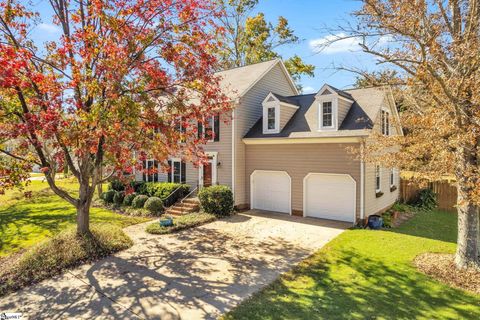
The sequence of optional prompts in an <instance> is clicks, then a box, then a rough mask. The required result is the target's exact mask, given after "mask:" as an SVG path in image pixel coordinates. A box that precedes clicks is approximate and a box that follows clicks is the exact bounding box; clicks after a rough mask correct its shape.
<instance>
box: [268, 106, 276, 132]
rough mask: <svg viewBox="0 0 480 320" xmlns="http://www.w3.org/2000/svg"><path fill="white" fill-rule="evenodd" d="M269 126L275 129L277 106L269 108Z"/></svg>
mask: <svg viewBox="0 0 480 320" xmlns="http://www.w3.org/2000/svg"><path fill="white" fill-rule="evenodd" d="M267 128H268V130H275V107H270V108H268V109H267Z"/></svg>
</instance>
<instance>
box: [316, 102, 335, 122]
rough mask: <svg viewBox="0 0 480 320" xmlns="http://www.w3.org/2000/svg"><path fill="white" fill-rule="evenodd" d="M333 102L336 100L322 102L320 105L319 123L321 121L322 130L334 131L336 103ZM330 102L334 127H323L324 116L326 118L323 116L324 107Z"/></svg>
mask: <svg viewBox="0 0 480 320" xmlns="http://www.w3.org/2000/svg"><path fill="white" fill-rule="evenodd" d="M333 100H334V99H332V100H331V101H322V102H321V103H320V119H319V121H320V127H321V128H322V129H334V128H335V112H334V107H333V103H334V102H333ZM329 102H330V103H331V115H332V125H330V126H324V125H323V116H324V115H323V105H324V104H325V103H329Z"/></svg>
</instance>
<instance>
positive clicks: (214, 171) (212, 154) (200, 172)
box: [198, 152, 218, 187]
mask: <svg viewBox="0 0 480 320" xmlns="http://www.w3.org/2000/svg"><path fill="white" fill-rule="evenodd" d="M205 155H206V156H207V157H212V159H210V160H208V162H210V163H211V164H212V186H214V185H216V184H217V164H218V152H205ZM198 184H199V186H200V187H203V164H201V165H200V166H199V167H198Z"/></svg>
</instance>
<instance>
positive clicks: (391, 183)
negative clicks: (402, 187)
mask: <svg viewBox="0 0 480 320" xmlns="http://www.w3.org/2000/svg"><path fill="white" fill-rule="evenodd" d="M395 173H396V170H395V168H392V169H390V176H389V177H388V178H389V181H390V188H391V187H394V186H396V185H397V184H396V182H397V179H396V175H395ZM392 178H393V179H392ZM392 180H393V181H392Z"/></svg>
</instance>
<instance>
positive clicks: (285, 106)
mask: <svg viewBox="0 0 480 320" xmlns="http://www.w3.org/2000/svg"><path fill="white" fill-rule="evenodd" d="M289 100H290V99H289V98H288V97H283V96H281V95H278V94H275V93H272V92H270V93H269V94H268V95H267V97H266V98H265V99H264V100H263V102H262V107H263V123H262V127H263V133H264V134H273V133H280V131H282V129H283V127H285V125H286V124H287V122H288V121H289V120H290V118H291V117H292V116H293V114H294V113H295V112H296V111H297V109H298V106H297V105H295V102H294V101H289Z"/></svg>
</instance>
